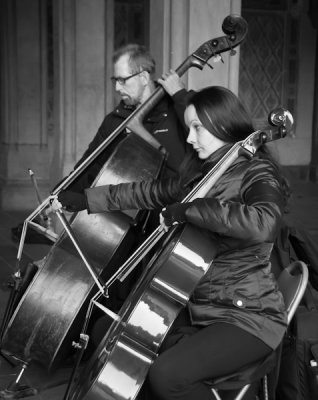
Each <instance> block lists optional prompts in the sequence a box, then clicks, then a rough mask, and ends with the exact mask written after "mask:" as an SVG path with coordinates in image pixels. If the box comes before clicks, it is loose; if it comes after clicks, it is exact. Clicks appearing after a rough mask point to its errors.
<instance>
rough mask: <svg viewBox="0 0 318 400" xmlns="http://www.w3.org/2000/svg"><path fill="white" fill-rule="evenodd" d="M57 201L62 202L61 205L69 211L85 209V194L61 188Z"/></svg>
mask: <svg viewBox="0 0 318 400" xmlns="http://www.w3.org/2000/svg"><path fill="white" fill-rule="evenodd" d="M53 202H54V201H53ZM57 203H60V204H62V207H63V208H65V209H66V210H67V211H70V212H77V211H82V210H86V209H87V201H86V196H85V194H83V193H77V192H71V191H70V190H62V191H61V192H60V193H59V194H58V196H57Z"/></svg>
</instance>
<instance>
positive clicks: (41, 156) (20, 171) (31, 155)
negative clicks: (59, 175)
mask: <svg viewBox="0 0 318 400" xmlns="http://www.w3.org/2000/svg"><path fill="white" fill-rule="evenodd" d="M46 6H47V3H46V0H43V1H36V0H12V1H10V0H2V2H1V3H0V7H1V10H0V13H1V26H2V30H1V49H2V50H1V67H0V68H1V88H2V90H1V92H2V93H1V109H2V110H3V114H2V117H3V118H1V132H0V135H1V143H0V159H1V162H0V163H1V164H0V165H1V168H0V179H1V192H0V201H1V207H2V208H3V209H15V208H19V207H20V205H21V204H23V206H25V208H31V204H33V205H34V204H35V205H36V196H35V192H34V190H33V188H32V187H31V182H30V177H29V174H28V168H31V169H32V170H35V171H37V172H38V173H39V179H40V180H42V179H43V180H45V179H46V178H47V176H48V169H49V165H48V163H47V158H48V151H47V143H48V133H49V132H48V129H47V112H46V104H47V97H46V95H47V89H46V88H47V81H46V75H45V74H43V71H45V70H46V68H47V64H46Z"/></svg>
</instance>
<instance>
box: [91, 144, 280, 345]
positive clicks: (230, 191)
mask: <svg viewBox="0 0 318 400" xmlns="http://www.w3.org/2000/svg"><path fill="white" fill-rule="evenodd" d="M227 148H228V146H225V147H224V148H222V149H219V150H218V151H217V152H215V153H214V154H213V155H212V156H211V157H210V158H209V159H208V160H206V161H205V162H204V164H203V165H202V168H201V174H205V173H206V171H207V170H209V169H210V168H211V167H212V166H213V165H214V164H215V163H216V162H217V161H218V160H219V159H220V157H221V156H222V155H223V154H224V153H225V151H226V150H227ZM184 182H185V180H184V178H182V177H179V178H178V179H177V178H170V179H167V180H165V181H157V180H152V181H147V182H145V181H143V182H132V183H124V184H119V185H109V186H102V187H96V188H93V189H89V190H87V191H86V196H87V201H88V206H89V212H103V211H110V210H118V209H122V210H124V209H152V208H156V207H162V206H165V205H167V204H172V203H175V202H180V201H181V200H182V198H184V196H185V194H186V193H187V192H188V191H189V190H190V187H189V185H187V184H185V183H184ZM283 208H284V197H283V193H282V187H281V182H280V174H279V171H278V169H277V167H276V166H275V165H274V164H273V163H272V162H271V161H269V160H266V159H262V158H260V157H257V156H256V157H254V158H253V159H251V160H248V159H246V158H245V157H243V156H241V157H239V158H238V159H237V160H236V161H235V162H234V163H233V164H232V165H231V166H230V167H229V168H228V170H227V171H226V172H225V173H224V174H223V175H222V177H221V178H220V179H219V180H218V181H217V183H216V184H215V185H214V187H213V188H212V189H211V190H210V191H209V193H208V194H207V196H206V197H205V198H198V199H196V200H194V201H193V202H192V203H191V205H190V206H189V207H188V208H187V210H186V212H185V217H186V220H187V222H188V223H190V224H194V225H196V226H199V227H201V228H202V229H205V230H207V232H208V233H209V235H210V237H211V242H213V244H215V245H216V246H217V254H216V257H215V259H214V260H213V263H212V265H211V267H210V269H209V270H208V272H207V273H206V275H205V276H204V277H203V278H202V280H201V281H200V283H199V284H198V286H197V287H196V289H195V291H194V293H193V295H192V298H191V301H190V302H189V303H188V308H189V312H190V317H191V321H192V324H193V325H201V326H205V325H209V324H211V323H213V322H214V321H223V322H227V323H231V324H234V325H236V326H239V327H240V328H242V329H245V330H246V331H248V332H250V333H251V334H253V335H255V336H257V337H259V338H260V339H261V340H263V341H264V342H265V343H266V344H267V345H269V346H270V347H272V348H276V347H277V345H278V344H279V343H280V341H281V339H282V337H283V335H284V332H285V330H286V324H287V323H286V312H285V308H284V301H283V297H282V295H281V293H280V292H279V290H278V287H277V284H276V281H275V278H274V277H273V275H272V273H271V266H270V261H269V258H270V254H271V250H272V247H273V242H274V241H275V237H276V235H277V232H278V230H279V228H280V224H281V221H282V215H283Z"/></svg>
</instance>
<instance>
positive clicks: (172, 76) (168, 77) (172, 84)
mask: <svg viewBox="0 0 318 400" xmlns="http://www.w3.org/2000/svg"><path fill="white" fill-rule="evenodd" d="M158 83H160V85H161V86H162V87H163V88H164V90H165V91H166V92H167V93H168V94H169V95H170V96H173V95H174V94H176V93H177V92H179V90H181V89H184V85H183V83H182V81H181V79H180V77H179V75H178V74H177V73H176V72H175V71H174V70H173V69H171V70H170V72H169V73H166V74H162V77H161V78H159V79H158Z"/></svg>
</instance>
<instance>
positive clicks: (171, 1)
mask: <svg viewBox="0 0 318 400" xmlns="http://www.w3.org/2000/svg"><path fill="white" fill-rule="evenodd" d="M150 4H151V7H150V49H151V52H152V54H153V55H154V57H155V59H156V61H157V65H158V68H157V75H158V76H160V75H161V73H162V72H163V71H164V72H165V71H168V70H169V69H170V68H174V69H175V68H177V67H178V66H179V65H180V64H181V63H182V62H183V61H184V59H185V58H186V57H188V56H189V55H190V54H192V53H193V52H194V51H195V50H196V49H197V48H198V47H200V46H201V45H202V44H203V43H205V42H206V41H208V40H211V39H213V38H215V37H218V36H223V35H224V33H223V31H222V22H223V20H224V18H225V17H226V16H228V15H229V14H240V10H241V1H240V0H235V1H234V0H225V1H218V0H182V1H180V0H163V1H161V2H157V1H155V0H151V1H150ZM236 50H237V54H236V56H235V57H230V56H229V52H227V53H224V54H223V60H224V64H223V63H218V64H213V61H212V60H211V64H213V66H214V69H213V70H211V69H210V68H209V67H205V68H204V69H203V71H200V70H198V69H197V68H191V69H190V70H189V72H188V73H187V74H186V75H185V77H184V81H185V83H186V84H187V86H188V88H190V89H199V88H202V87H205V86H208V85H223V86H226V87H228V88H230V89H231V90H233V91H234V92H235V93H237V92H238V76H239V48H237V49H236Z"/></svg>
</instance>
